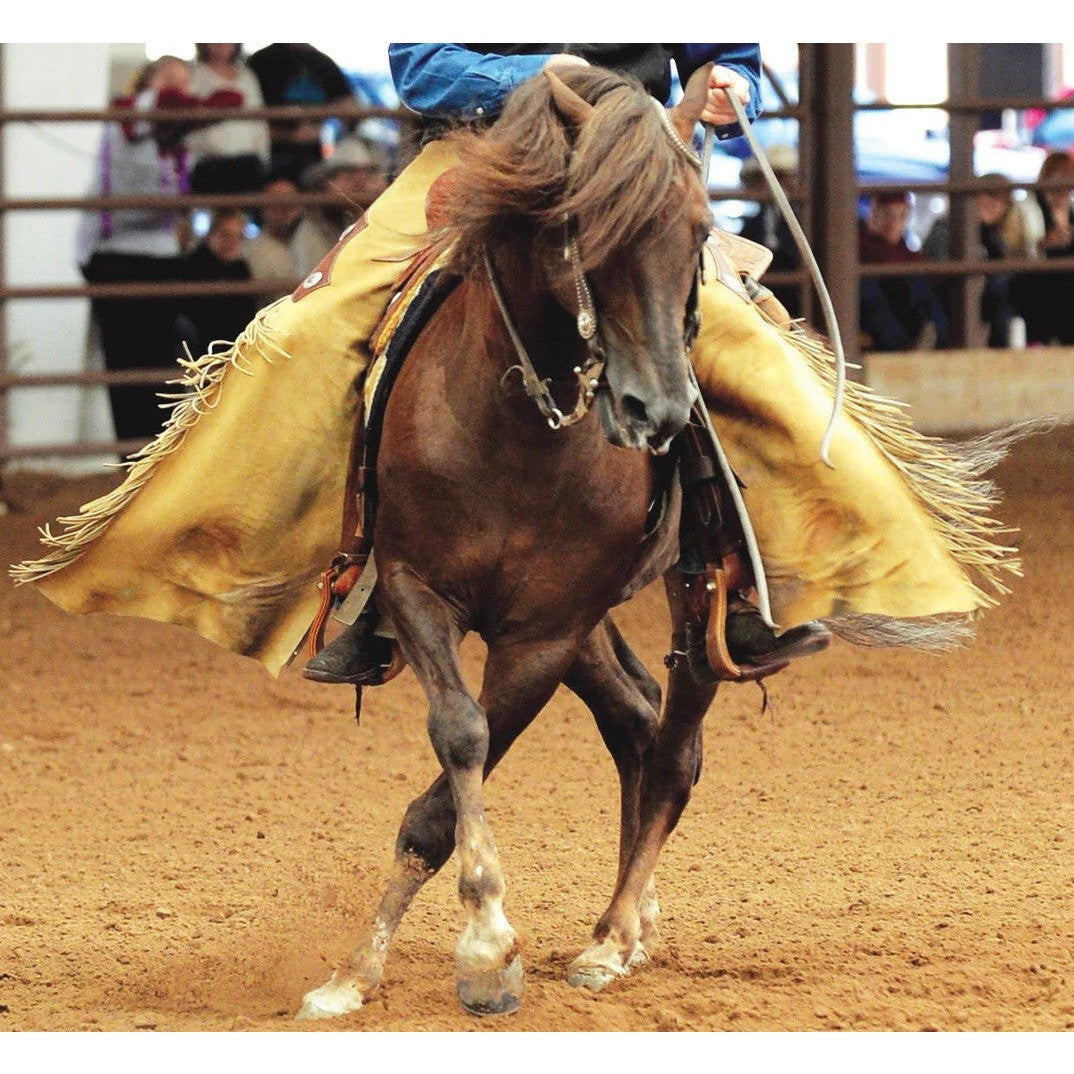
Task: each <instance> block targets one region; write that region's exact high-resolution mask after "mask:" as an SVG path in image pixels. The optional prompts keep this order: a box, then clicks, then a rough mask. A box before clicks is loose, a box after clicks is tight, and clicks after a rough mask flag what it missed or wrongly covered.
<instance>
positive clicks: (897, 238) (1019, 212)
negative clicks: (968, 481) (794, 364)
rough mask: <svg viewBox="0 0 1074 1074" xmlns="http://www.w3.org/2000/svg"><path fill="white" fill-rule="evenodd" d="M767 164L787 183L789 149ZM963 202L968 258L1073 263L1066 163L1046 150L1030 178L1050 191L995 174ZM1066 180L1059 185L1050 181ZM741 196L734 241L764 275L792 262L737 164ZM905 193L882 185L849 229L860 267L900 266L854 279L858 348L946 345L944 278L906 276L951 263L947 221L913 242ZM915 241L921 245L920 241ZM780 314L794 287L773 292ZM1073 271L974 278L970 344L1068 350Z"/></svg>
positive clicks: (758, 182)
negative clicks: (969, 233) (968, 207)
mask: <svg viewBox="0 0 1074 1074" xmlns="http://www.w3.org/2000/svg"><path fill="white" fill-rule="evenodd" d="M769 163H770V164H771V165H772V168H773V171H775V172H776V174H777V176H778V177H779V179H780V181H781V182H786V181H788V180H789V181H793V178H794V175H795V172H796V169H797V159H796V154H795V152H794V150H793V149H791V148H790V147H788V146H782V145H777V146H774V147H772V149H771V150H770V151H769ZM980 178H981V184H982V189H981V190H980V191H979V192H978V193H977V194H976V195H975V197H974V199H973V206H974V212H975V216H976V227H977V234H978V240H979V243H978V248H977V249H976V250H975V251H973V256H974V257H979V258H980V259H981V260H992V261H1000V260H1039V259H1048V258H1060V257H1062V258H1070V257H1074V201H1072V195H1074V157H1072V156H1071V155H1070V154H1069V153H1066V152H1062V151H1054V152H1051V153H1049V154H1048V156H1047V157H1046V158H1045V160H1044V162H1043V164H1042V166H1041V170H1040V175H1039V179H1040V180H1051V181H1053V182H1055V183H1056V184H1057V188H1056V189H1050V190H1037V191H1033V192H1031V193H1029V194H1025V193H1024V192H1018V194H1019V195H1020V196H1016V192H1015V190H1014V189H1012V183H1011V180H1010V179H1008V178H1007V177H1006V176H1004V175H1001V174H999V173H990V174H988V175H984V176H981V177H980ZM1064 179H1069V181H1070V183H1069V186H1066V185H1059V184H1060V183H1061V182H1062V180H1064ZM741 181H742V186H743V187H744V188H745V191H746V196H747V197H750V195H751V194H754V195H755V200H756V203H757V209H756V211H755V213H754V214H753V215H751V216H747V217H746V218H745V219H744V221H743V226H742V235H743V236H744V237H746V238H749V239H753V240H754V241H755V242H760V243H762V244H763V245H764V246H767V247H768V248H769V249H770V250H771V251H772V252H773V255H774V256H773V261H772V266H771V268H772V271H793V270H796V269H798V268H800V266H801V260H800V257H799V255H798V250H797V247H796V246H795V245H794V242H793V240H792V238H791V234H790V231H789V229H788V227H787V225H786V223H785V222H784V221H783V219H782V217H781V215H780V213H779V211H778V209H777V208H776V206H775V205H774V204H773V203H772V202H771V200H769V198H768V196H767V194H766V193H763V192H762V188H763V177H762V176H761V174H760V169H759V168H758V167H756V166H755V165H754V164H753V162H752V161H750V160H747V161H746V162H745V163H744V164H743V167H742V178H741ZM911 203H912V196H911V195H910V194H908V193H907V192H906V191H904V190H900V189H898V188H896V187H894V186H893V187H892V189H891V190H890V191H885V192H883V193H881V194H877V195H875V196H872V197H870V198H868V199H866V200H865V202H864V204H863V211H862V213H861V215H860V219H859V224H858V259H859V262H860V263H861V264H862V265H895V264H897V265H904V266H905V269H906V271H905V273H899V274H898V275H887V274H885V275H883V276H863V277H862V280H861V283H860V288H859V295H858V298H859V311H860V313H859V326H858V327H859V337H860V341H861V345H862V348H863V349H864V350H866V351H870V350H871V351H903V350H931V349H933V348H938V347H943V346H945V345H947V344H949V342H950V323H951V296H952V288H951V287H950V278H949V277H947V278H945V277H943V276H936V275H931V274H928V275H927V274H925V273H922V272H920V271H915V268H920V266H922V265H924V264H925V263H927V262H929V261H948V260H951V257H952V247H951V241H950V223H949V219H948V217H947V216H946V215H941V216H940V217H938V218H937V219H936V220H935V221H934V222H933V224H932V226H931V228H930V229H929V230H928V232H927V234H925V235H924V236H923V237H922V236H920V235H913V234H912V232H911V230H910V227H909V224H910V208H911ZM922 238H923V241H921V240H922ZM773 291H774V293H775V294H776V297H777V298H779V299H780V301H781V302H782V303H783V305H784V306H785V307H786V308H787V310H788V311H789V312H790V314H791V315H792V316H794V317H797V316H799V315H800V307H801V301H800V293H801V292H800V288H799V287H797V286H787V285H781V286H778V287H773ZM1072 295H1074V272H1069V271H1062V270H1060V271H1050V272H1032V271H1023V272H1017V271H1012V272H992V273H988V274H987V275H986V276H985V277H984V283H983V289H982V293H981V300H980V309H979V316H980V324H981V329H980V338H981V339H982V341H984V342H986V344H987V346H989V347H1009V346H1024V345H1026V344H1029V345H1035V344H1041V345H1044V344H1050V343H1060V344H1064V345H1068V346H1069V345H1072V344H1074V306H1072V304H1071V301H1070V298H1071V296H1072Z"/></svg>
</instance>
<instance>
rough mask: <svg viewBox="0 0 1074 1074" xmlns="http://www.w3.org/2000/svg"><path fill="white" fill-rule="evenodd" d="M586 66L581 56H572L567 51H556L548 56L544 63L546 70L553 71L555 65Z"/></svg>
mask: <svg viewBox="0 0 1074 1074" xmlns="http://www.w3.org/2000/svg"><path fill="white" fill-rule="evenodd" d="M579 65H581V66H582V67H588V66H589V64H588V63H587V62H586V61H585V60H583V59H582V57H581V56H572V55H571V54H570V53H569V52H557V53H556V54H555V55H553V56H549V57H548V61H547V62H546V63H545V65H544V69H545V70H546V71H554V70H555V69H556V68H557V67H577V66H579Z"/></svg>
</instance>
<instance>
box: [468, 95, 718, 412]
mask: <svg viewBox="0 0 1074 1074" xmlns="http://www.w3.org/2000/svg"><path fill="white" fill-rule="evenodd" d="M651 99H652V101H653V104H654V106H655V107H656V109H657V111H658V112H659V113H660V116H661V119H662V120H663V123H664V129H665V131H666V132H667V134H668V137H669V138H670V139H671V141H672V144H673V145H674V146H675V148H676V149H677V150H678V151H679V152H680V153H682V154H683V155H684V156H685V157H686V158H687V160H689V161H690V163H691V164H692V165H693V166H694V167H695V168H696V169H697V170H698V172H699V173H700V172H701V171H702V168H701V160H700V158H699V157H698V156H697V154H696V153H694V152H693V150H692V149H690V147H689V146H688V145H687V144H686V143H685V142H684V141H683V140H682V138H681V137H680V136H679V133H678V131H676V130H675V127H674V126H673V124H672V122H671V120H670V119H669V118H668V114H667V110H666V109H665V108H664V107H663V105H661V104H660V102H659V101H657V100H656V99H655V98H651ZM563 230H564V238H563V260H564V261H565V262H566V263H567V264H568V266H569V268H570V274H571V281H572V283H573V284H574V293H575V297H576V299H577V303H578V313H577V316H576V318H575V324H576V327H577V329H578V335H579V337H580V338H581V339H582V341H583V342H584V343H585V345H586V351H587V354H586V358H585V360H584V361H583V362H582V363H581V365H576V366H575V367H574V370H573V372H574V376H575V377H576V378H577V380H578V395H577V400H576V402H575V404H574V409H573V410H571V411H570V413H567V414H564V413H563V411H562V410H561V409H560V408H559V407H558V406H557V405H556V401H555V399H554V398H553V397H552V392H551V387H550V385H551V379H550V378H545V379H541V377H539V376H538V375H537V370H536V369H535V368H534V366H533V362H532V361H531V360H530V356H529V354H528V353H527V351H526V346H525V344H524V343H523V342H522V337H521V335H520V334H519V331H518V328H517V327H516V325H515V322H514V318H513V317H512V316H511V311H510V310H509V309H508V308H507V301H506V299H505V298H504V296H503V289H502V288H501V287H500V282H499V280H498V278H497V276H496V270H495V268H494V267H493V264H492V259H491V258H490V257H489V253H488V249H487V248H486V249H484V250H482V258H483V260H484V263H485V273H486V274H487V276H488V278H489V285H490V287H491V288H492V294H493V297H494V298H495V299H496V305H497V306H498V307H499V310H500V316H501V317H502V318H503V322H504V325H505V327H506V328H507V334H508V335H509V336H510V337H511V343H512V344H513V346H514V348H515V354H516V356H517V358H518V362H517V364H516V365H513V366H511V367H510V368H509V369H508V370H507V372H506V373H504V375H503V379H504V380H506V379H507V377H508V376H509V375H510V374H511V373H514V372H516V371H517V372H518V373H519V374H520V376H521V377H522V388H523V390H524V391H525V393H526V395H528V396H529V398H530V399H532V400H533V402H534V403H535V404H536V406H537V409H538V410H539V411H540V412H541V414H542V415H544V417H545V419H546V420H547V421H548V427H549V428H550V429H565V428H567V427H568V426H571V425H576V424H577V423H578V422H580V421H581V420H582V419H583V418H584V417H585V416H586V415H587V414H588V413H589V410H590V408H591V407H592V405H593V400H594V399H595V398H596V394H597V389H598V388H599V387H600V385H601V381H602V379H603V377H604V368H605V365H606V363H607V360H608V356H607V352H606V351H605V349H604V344H603V342H602V340H601V333H600V323H599V320H598V318H597V307H596V303H595V302H594V301H593V290H592V288H591V287H590V286H589V280H588V279H587V277H586V274H585V271H584V269H583V268H582V259H581V257H580V255H579V253H578V243H577V240H576V239H575V236H574V229H573V226H572V222H571V220H570V219H565V220H564V222H563ZM704 271H705V269H704V256H703V254H699V255H698V264H697V271H696V272H695V273H694V282H693V284H692V286H691V288H690V295H689V298H688V299H687V302H686V316H685V319H684V322H683V358H684V360H685V361H687V364H689V354H690V351H691V349H692V348H693V345H694V342H695V341H696V339H697V335H698V332H699V331H700V328H701V314H700V312H699V310H698V301H699V296H700V291H701V285H702V283H704Z"/></svg>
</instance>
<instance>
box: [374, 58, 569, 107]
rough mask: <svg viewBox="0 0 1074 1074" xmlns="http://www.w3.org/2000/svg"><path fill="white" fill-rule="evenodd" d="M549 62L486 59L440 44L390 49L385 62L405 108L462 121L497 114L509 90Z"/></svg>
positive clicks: (541, 59) (539, 59) (546, 59)
mask: <svg viewBox="0 0 1074 1074" xmlns="http://www.w3.org/2000/svg"><path fill="white" fill-rule="evenodd" d="M549 59H550V57H549V56H543V55H538V56H497V55H485V54H483V53H480V52H472V51H470V50H469V49H467V48H464V47H463V46H462V45H455V44H447V43H438V42H434V43H423V44H409V45H408V44H392V45H389V46H388V63H389V65H390V66H391V71H392V78H393V79H394V80H395V88H396V91H397V92H398V94H399V99H400V100H401V101H402V102H403V104H405V105H406V106H407V107H408V108H412V109H413V110H414V111H415V112H423V113H425V114H430V113H431V114H434V115H442V116H453V117H458V118H465V119H473V118H476V117H479V116H485V115H489V116H491V115H496V114H497V113H498V112H499V111H500V110H501V109H502V108H503V103H504V101H505V100H506V99H507V97H508V95H509V94H510V93H511V91H512V90H514V89H516V88H517V87H518V86H520V85H521V84H522V83H523V82H525V81H526V80H527V79H529V78H532V77H533V76H534V75H536V74H537V73H538V72H539V71H540V70H541V69H542V68H543V67H544V66H545V64H546V63H548V60H549Z"/></svg>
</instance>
